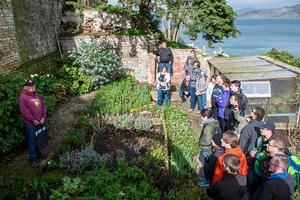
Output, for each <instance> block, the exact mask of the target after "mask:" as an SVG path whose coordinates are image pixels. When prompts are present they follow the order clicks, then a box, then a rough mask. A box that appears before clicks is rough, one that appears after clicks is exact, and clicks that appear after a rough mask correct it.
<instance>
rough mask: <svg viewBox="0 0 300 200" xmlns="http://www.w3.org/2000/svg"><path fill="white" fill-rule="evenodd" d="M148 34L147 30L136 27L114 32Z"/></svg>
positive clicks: (120, 33) (118, 33)
mask: <svg viewBox="0 0 300 200" xmlns="http://www.w3.org/2000/svg"><path fill="white" fill-rule="evenodd" d="M149 34H150V31H149V30H143V29H138V28H133V29H127V30H121V31H119V32H117V33H116V35H149Z"/></svg>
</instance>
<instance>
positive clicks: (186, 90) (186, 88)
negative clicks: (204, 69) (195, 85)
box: [179, 75, 191, 103]
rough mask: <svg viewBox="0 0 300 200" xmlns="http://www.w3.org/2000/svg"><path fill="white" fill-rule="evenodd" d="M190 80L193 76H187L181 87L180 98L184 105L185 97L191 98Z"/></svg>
mask: <svg viewBox="0 0 300 200" xmlns="http://www.w3.org/2000/svg"><path fill="white" fill-rule="evenodd" d="M190 80H191V76H190V75H187V76H186V77H185V78H184V79H183V81H182V83H181V85H180V90H179V96H180V98H181V102H182V103H185V102H186V98H185V96H190Z"/></svg>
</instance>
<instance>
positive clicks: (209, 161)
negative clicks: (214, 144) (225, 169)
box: [203, 147, 225, 185]
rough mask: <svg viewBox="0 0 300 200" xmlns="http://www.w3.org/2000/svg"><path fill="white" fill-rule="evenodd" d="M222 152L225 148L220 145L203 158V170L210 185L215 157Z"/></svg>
mask: <svg viewBox="0 0 300 200" xmlns="http://www.w3.org/2000/svg"><path fill="white" fill-rule="evenodd" d="M224 152H225V149H224V148H222V147H221V148H219V149H216V150H215V151H212V153H211V154H210V155H209V156H208V157H207V158H206V159H205V163H204V167H203V170H204V173H205V178H206V180H207V181H208V182H209V184H210V185H211V182H212V179H213V175H214V170H215V165H216V162H217V159H218V157H219V156H220V155H222V154H223V153H224Z"/></svg>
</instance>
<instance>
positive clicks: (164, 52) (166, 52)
mask: <svg viewBox="0 0 300 200" xmlns="http://www.w3.org/2000/svg"><path fill="white" fill-rule="evenodd" d="M153 54H155V55H157V56H159V62H160V63H169V62H171V63H173V62H174V57H173V53H172V51H171V49H169V48H160V49H157V50H155V51H153Z"/></svg>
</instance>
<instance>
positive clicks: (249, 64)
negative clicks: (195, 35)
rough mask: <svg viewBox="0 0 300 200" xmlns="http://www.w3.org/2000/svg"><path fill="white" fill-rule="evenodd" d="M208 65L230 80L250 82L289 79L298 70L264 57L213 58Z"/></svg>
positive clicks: (299, 72)
mask: <svg viewBox="0 0 300 200" xmlns="http://www.w3.org/2000/svg"><path fill="white" fill-rule="evenodd" d="M208 62H209V63H210V65H211V66H212V67H213V68H214V69H212V70H217V71H219V72H220V73H222V74H224V75H225V76H226V77H227V78H228V79H230V80H240V81H252V80H272V79H291V78H295V77H296V76H297V74H300V69H298V68H295V67H293V66H291V65H287V64H285V63H282V62H279V61H277V60H274V59H272V58H269V57H266V56H251V57H234V58H214V59H211V60H208Z"/></svg>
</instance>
